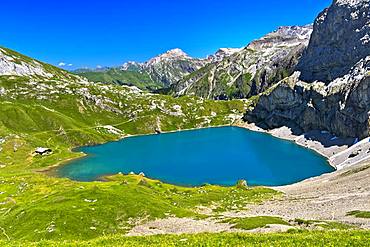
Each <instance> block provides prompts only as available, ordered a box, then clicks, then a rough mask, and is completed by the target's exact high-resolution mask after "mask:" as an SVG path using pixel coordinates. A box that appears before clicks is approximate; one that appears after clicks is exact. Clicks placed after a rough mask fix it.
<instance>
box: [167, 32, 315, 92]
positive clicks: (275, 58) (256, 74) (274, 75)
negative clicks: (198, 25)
mask: <svg viewBox="0 0 370 247" xmlns="http://www.w3.org/2000/svg"><path fill="white" fill-rule="evenodd" d="M311 32H312V26H311V25H309V26H303V27H300V26H292V27H281V28H279V29H278V30H277V31H275V32H272V33H269V34H267V35H266V36H265V37H263V38H261V39H259V40H256V41H253V42H252V43H250V44H249V45H248V46H247V47H245V48H244V49H241V50H240V51H237V52H235V53H233V54H231V55H229V56H225V58H224V59H222V60H221V61H218V60H219V59H214V61H215V62H213V63H211V64H208V65H206V66H205V67H203V68H202V69H200V70H198V71H195V72H194V73H192V74H190V75H189V76H186V77H184V78H183V79H182V80H180V81H179V82H178V83H176V84H174V85H173V87H172V91H173V93H174V94H175V95H184V94H195V95H197V96H201V97H204V98H210V99H230V98H247V97H250V96H253V95H256V94H258V93H260V92H262V91H264V90H265V89H266V88H268V87H269V86H271V85H272V84H274V83H276V82H278V81H279V80H281V79H283V78H285V77H287V76H289V75H290V74H291V73H292V72H293V71H294V69H295V66H296V65H297V63H298V59H299V58H300V56H301V55H302V52H303V50H304V49H305V48H306V46H307V44H308V41H309V38H310V35H311Z"/></svg>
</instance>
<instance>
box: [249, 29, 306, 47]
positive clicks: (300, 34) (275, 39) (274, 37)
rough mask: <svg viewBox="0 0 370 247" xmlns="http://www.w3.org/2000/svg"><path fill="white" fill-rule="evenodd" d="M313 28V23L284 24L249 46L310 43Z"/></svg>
mask: <svg viewBox="0 0 370 247" xmlns="http://www.w3.org/2000/svg"><path fill="white" fill-rule="evenodd" d="M312 30H313V26H312V25H305V26H282V27H279V28H278V29H277V30H275V31H274V32H271V33H269V34H267V35H265V36H264V37H262V38H260V39H258V40H255V41H252V42H251V43H250V44H249V45H248V46H247V48H248V49H252V50H259V49H264V48H267V47H274V46H295V45H297V44H302V43H305V44H306V45H307V44H308V42H309V40H310V36H311V33H312Z"/></svg>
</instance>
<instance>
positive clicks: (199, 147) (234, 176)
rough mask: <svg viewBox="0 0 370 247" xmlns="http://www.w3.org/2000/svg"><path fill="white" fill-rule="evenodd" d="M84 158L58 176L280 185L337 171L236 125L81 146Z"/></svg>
mask: <svg viewBox="0 0 370 247" xmlns="http://www.w3.org/2000/svg"><path fill="white" fill-rule="evenodd" d="M76 151H80V152H84V153H86V154H87V156H86V157H84V158H81V159H77V160H73V161H71V162H69V163H68V164H66V165H64V166H61V167H59V168H57V170H56V172H57V174H58V176H60V177H68V178H71V179H73V180H78V181H94V180H98V179H99V178H100V177H101V176H104V175H109V174H116V173H119V172H122V173H126V174H127V173H129V172H135V173H136V174H138V173H140V172H143V173H145V175H146V176H147V177H150V178H154V179H159V180H161V181H163V182H166V183H171V184H176V185H183V186H199V185H202V184H205V183H209V184H217V185H226V186H229V185H234V184H236V182H237V181H238V180H239V179H245V180H247V182H248V184H249V185H266V186H279V185H286V184H292V183H295V182H298V181H301V180H304V179H307V178H310V177H314V176H318V175H321V174H323V173H328V172H332V171H334V168H333V167H331V166H330V165H329V164H328V162H327V160H326V158H324V157H322V156H321V155H319V154H318V153H316V152H314V151H312V150H309V149H307V148H304V147H301V146H299V145H297V144H295V143H293V142H290V141H285V140H281V139H278V138H275V137H273V136H271V135H268V134H265V133H259V132H254V131H250V130H247V129H243V128H238V127H220V128H206V129H199V130H189V131H179V132H173V133H166V134H159V135H147V136H135V137H128V138H124V139H122V140H120V141H118V142H109V143H106V144H103V145H97V146H92V147H81V148H78V149H77V150H76Z"/></svg>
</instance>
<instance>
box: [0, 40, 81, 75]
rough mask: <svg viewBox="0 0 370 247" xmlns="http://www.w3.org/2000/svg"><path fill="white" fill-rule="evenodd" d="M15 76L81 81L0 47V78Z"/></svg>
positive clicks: (52, 67) (65, 72)
mask: <svg viewBox="0 0 370 247" xmlns="http://www.w3.org/2000/svg"><path fill="white" fill-rule="evenodd" d="M1 76H16V77H26V78H34V79H38V80H52V79H59V80H70V81H78V80H83V78H80V77H79V76H75V75H72V74H70V73H68V72H67V71H64V70H61V69H59V68H56V67H54V66H51V65H48V64H45V63H42V62H40V61H37V60H35V59H32V58H30V57H27V56H24V55H22V54H20V53H17V52H15V51H12V50H10V49H7V48H4V47H0V77H1Z"/></svg>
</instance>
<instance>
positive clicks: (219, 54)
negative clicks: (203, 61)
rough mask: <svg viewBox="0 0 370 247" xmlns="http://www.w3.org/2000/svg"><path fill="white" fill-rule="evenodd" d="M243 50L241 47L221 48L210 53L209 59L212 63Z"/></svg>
mask: <svg viewBox="0 0 370 247" xmlns="http://www.w3.org/2000/svg"><path fill="white" fill-rule="evenodd" d="M241 50H242V49H240V48H220V49H218V50H217V51H216V53H215V54H213V55H209V56H208V57H207V59H208V60H209V61H210V62H212V63H214V62H221V61H222V60H224V59H225V58H226V57H229V56H231V55H233V54H234V53H237V52H239V51H241Z"/></svg>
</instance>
